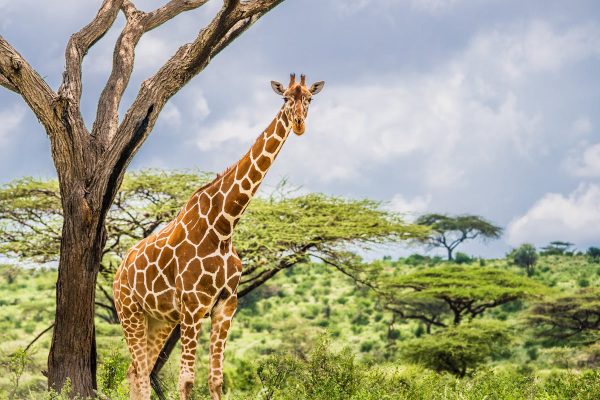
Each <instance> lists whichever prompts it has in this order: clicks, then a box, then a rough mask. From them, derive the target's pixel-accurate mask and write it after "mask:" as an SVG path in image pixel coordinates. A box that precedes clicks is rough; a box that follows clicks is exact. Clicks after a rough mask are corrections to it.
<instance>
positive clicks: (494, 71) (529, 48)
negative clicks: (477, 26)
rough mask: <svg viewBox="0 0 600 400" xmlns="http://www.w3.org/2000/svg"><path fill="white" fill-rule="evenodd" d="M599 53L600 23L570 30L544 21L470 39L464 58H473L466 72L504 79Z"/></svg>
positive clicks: (550, 69) (549, 69) (552, 68)
mask: <svg viewBox="0 0 600 400" xmlns="http://www.w3.org/2000/svg"><path fill="white" fill-rule="evenodd" d="M590 57H593V58H598V57H600V27H599V26H598V25H597V24H590V25H579V26H574V27H571V28H569V29H567V30H564V31H563V30H560V29H558V28H554V27H552V26H551V25H550V24H548V23H547V22H544V21H533V22H530V23H529V24H528V25H526V26H525V27H524V28H523V27H520V26H515V27H512V28H508V29H507V28H506V27H504V29H502V30H500V29H495V30H492V31H489V32H486V33H485V34H483V35H479V36H477V37H475V38H474V40H473V41H472V42H471V45H470V48H469V49H468V50H467V52H466V54H465V58H466V59H468V60H471V61H474V62H471V63H470V65H469V68H468V69H467V71H466V72H468V73H470V72H475V73H478V74H479V73H481V71H484V70H485V71H487V75H488V76H489V75H494V76H495V77H496V78H497V79H500V80H504V81H516V80H520V79H526V78H527V77H528V76H529V75H531V74H534V73H541V72H557V71H558V70H560V69H561V68H563V67H565V66H566V65H571V64H575V63H577V62H580V61H581V60H583V59H586V58H590Z"/></svg>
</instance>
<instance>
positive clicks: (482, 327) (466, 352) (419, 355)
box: [401, 321, 511, 377]
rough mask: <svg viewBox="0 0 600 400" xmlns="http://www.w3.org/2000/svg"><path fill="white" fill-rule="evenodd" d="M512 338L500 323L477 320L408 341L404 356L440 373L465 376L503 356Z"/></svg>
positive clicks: (402, 351)
mask: <svg viewBox="0 0 600 400" xmlns="http://www.w3.org/2000/svg"><path fill="white" fill-rule="evenodd" d="M510 341H511V336H510V334H509V332H508V330H507V328H506V327H505V326H504V324H502V323H500V322H498V321H473V322H471V323H468V324H463V325H459V326H454V327H450V328H448V329H446V330H444V331H439V332H436V333H434V334H432V335H427V336H425V337H422V338H419V339H412V340H408V341H406V342H404V343H403V345H402V347H401V354H402V357H403V358H404V359H406V360H408V361H412V362H414V363H417V364H421V365H423V366H425V367H428V368H431V369H433V370H436V371H440V372H441V371H447V372H450V373H452V374H454V375H457V376H460V377H464V376H465V375H466V374H467V373H468V371H469V369H472V368H474V367H476V366H477V365H479V364H482V363H484V362H485V361H486V360H487V359H488V358H489V357H492V356H494V355H499V354H502V353H503V352H504V351H505V349H506V346H507V345H508V344H509V343H510Z"/></svg>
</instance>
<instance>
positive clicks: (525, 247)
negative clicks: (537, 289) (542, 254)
mask: <svg viewBox="0 0 600 400" xmlns="http://www.w3.org/2000/svg"><path fill="white" fill-rule="evenodd" d="M508 258H510V259H511V261H512V262H513V263H514V264H516V265H518V266H519V267H521V268H524V269H525V271H526V272H527V276H532V275H533V268H534V266H535V263H536V262H537V259H538V254H537V251H536V250H535V247H533V245H531V244H529V243H525V244H522V245H520V246H519V247H517V248H516V249H514V250H513V251H512V252H510V253H509V254H508Z"/></svg>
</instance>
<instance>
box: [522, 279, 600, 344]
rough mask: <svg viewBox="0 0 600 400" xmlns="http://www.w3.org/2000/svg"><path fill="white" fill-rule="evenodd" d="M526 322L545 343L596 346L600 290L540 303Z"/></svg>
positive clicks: (587, 290) (590, 290)
mask: <svg viewBox="0 0 600 400" xmlns="http://www.w3.org/2000/svg"><path fill="white" fill-rule="evenodd" d="M527 319H528V321H529V324H530V325H531V326H533V327H534V328H536V329H537V330H538V334H539V335H540V336H542V337H544V338H546V339H551V340H559V341H564V340H569V339H580V340H582V341H584V342H585V341H588V342H595V341H596V340H597V339H598V335H597V333H598V332H599V331H600V289H597V288H588V289H582V290H580V291H579V292H577V293H573V294H568V295H561V296H558V297H555V298H551V299H547V300H544V301H541V302H538V303H536V304H534V305H533V307H531V310H530V312H529V315H528V317H527Z"/></svg>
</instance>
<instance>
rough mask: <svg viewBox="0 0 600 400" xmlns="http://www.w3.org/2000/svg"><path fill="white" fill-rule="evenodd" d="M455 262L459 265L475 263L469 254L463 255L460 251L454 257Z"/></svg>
mask: <svg viewBox="0 0 600 400" xmlns="http://www.w3.org/2000/svg"><path fill="white" fill-rule="evenodd" d="M454 262H455V263H457V264H470V263H472V262H473V258H471V257H470V256H469V255H468V254H465V253H461V252H460V251H459V252H457V253H456V255H455V256H454Z"/></svg>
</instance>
